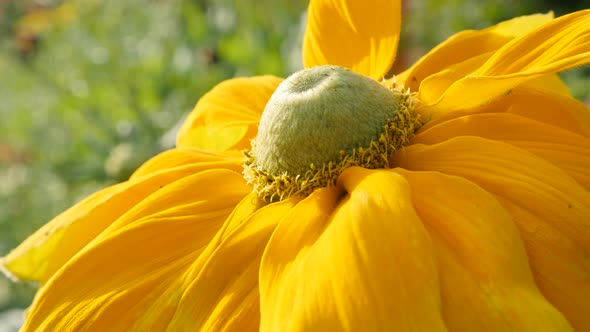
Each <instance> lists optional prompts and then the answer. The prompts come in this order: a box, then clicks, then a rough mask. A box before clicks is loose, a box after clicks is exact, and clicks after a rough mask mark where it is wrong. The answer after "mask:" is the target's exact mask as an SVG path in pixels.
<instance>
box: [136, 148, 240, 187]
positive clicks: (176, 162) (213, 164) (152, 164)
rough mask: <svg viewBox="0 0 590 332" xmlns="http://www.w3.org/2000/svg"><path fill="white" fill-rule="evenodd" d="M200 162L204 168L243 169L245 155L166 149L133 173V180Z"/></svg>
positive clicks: (227, 152)
mask: <svg viewBox="0 0 590 332" xmlns="http://www.w3.org/2000/svg"><path fill="white" fill-rule="evenodd" d="M197 163H198V164H199V165H200V166H202V167H203V169H209V168H226V169H231V170H233V171H236V172H241V171H242V163H243V156H242V153H241V152H239V151H207V150H200V149H195V148H175V149H171V150H167V151H164V152H162V153H160V154H158V155H157V156H155V157H153V158H152V159H150V160H148V161H146V162H145V163H144V164H143V165H141V166H140V167H139V168H138V169H137V170H136V171H135V172H134V173H133V175H131V178H130V179H131V180H134V179H137V178H139V177H142V176H145V175H148V174H152V173H155V172H159V171H163V170H169V169H172V168H176V167H182V166H185V165H188V164H197Z"/></svg>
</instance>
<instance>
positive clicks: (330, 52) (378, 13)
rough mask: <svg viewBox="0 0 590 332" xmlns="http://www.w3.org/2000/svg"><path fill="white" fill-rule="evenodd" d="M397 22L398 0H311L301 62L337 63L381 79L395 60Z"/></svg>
mask: <svg viewBox="0 0 590 332" xmlns="http://www.w3.org/2000/svg"><path fill="white" fill-rule="evenodd" d="M400 24H401V1H400V0H376V1H370V2H363V1H353V0H312V1H311V2H310V4H309V9H308V11H307V26H306V29H305V35H304V39H303V65H304V67H305V68H309V67H314V66H319V65H328V64H329V65H338V66H341V67H346V68H349V69H352V70H354V71H355V72H357V73H360V74H363V75H366V76H369V77H372V78H374V79H376V80H381V79H382V78H383V77H385V75H387V73H388V72H389V70H390V69H391V66H392V65H393V61H394V60H395V55H396V52H397V44H398V41H399V34H400Z"/></svg>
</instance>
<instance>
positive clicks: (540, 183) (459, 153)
mask: <svg viewBox="0 0 590 332" xmlns="http://www.w3.org/2000/svg"><path fill="white" fill-rule="evenodd" d="M392 164H394V165H397V166H399V167H402V168H405V169H408V170H429V171H439V172H442V173H446V174H452V175H457V176H462V177H465V178H467V179H469V180H471V181H473V182H475V183H477V184H478V185H479V186H481V187H482V188H484V189H486V190H487V191H489V192H491V193H493V194H494V195H497V196H500V197H504V198H506V199H509V200H511V201H512V202H513V203H514V204H517V205H519V206H521V207H524V208H526V209H529V210H531V211H534V213H535V214H536V215H538V216H539V217H540V219H541V220H543V221H545V222H547V223H549V224H550V225H552V226H554V227H556V228H558V229H559V230H561V232H563V233H564V234H565V235H566V236H567V237H569V238H570V239H572V240H573V241H574V242H575V243H577V245H579V246H580V247H581V248H583V249H584V250H585V251H586V252H590V218H588V217H589V216H590V192H588V191H587V190H585V189H584V188H583V187H582V186H581V185H580V184H578V183H577V182H576V181H575V180H574V179H572V178H571V177H570V176H569V175H568V174H566V173H565V172H564V171H563V170H561V169H559V168H558V167H557V166H555V165H553V164H551V163H549V162H547V161H545V160H543V159H542V158H540V157H538V156H535V155H533V154H532V153H530V152H527V151H525V150H523V149H519V148H517V147H514V146H512V145H510V144H507V143H503V142H498V141H492V140H488V139H483V138H479V137H472V136H460V137H456V138H453V139H450V140H447V141H444V142H442V143H438V144H434V145H429V146H427V145H422V144H414V145H411V146H408V147H406V148H405V149H404V150H400V152H398V153H397V154H396V155H395V156H394V157H393V158H392Z"/></svg>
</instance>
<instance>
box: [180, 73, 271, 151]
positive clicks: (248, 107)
mask: <svg viewBox="0 0 590 332" xmlns="http://www.w3.org/2000/svg"><path fill="white" fill-rule="evenodd" d="M281 81H282V79H281V78H278V77H275V76H259V77H247V78H246V77H240V78H234V79H231V80H227V81H225V82H222V83H220V84H219V85H217V86H216V87H214V88H213V89H212V90H211V91H209V92H208V93H206V94H205V95H204V96H203V97H201V99H200V100H199V102H198V103H197V106H195V109H194V110H193V111H192V112H191V113H190V114H189V116H188V118H187V119H186V120H185V122H184V123H183V125H182V127H181V128H180V131H179V133H178V136H177V138H176V146H178V147H192V148H202V149H208V150H229V149H237V150H239V149H245V148H248V147H250V140H251V139H252V138H254V137H255V136H256V133H257V130H258V121H259V120H260V115H261V114H262V111H263V110H264V107H265V106H266V103H267V102H268V99H269V98H270V96H271V95H272V94H273V92H274V91H275V89H276V87H277V86H278V85H279V84H280V83H281Z"/></svg>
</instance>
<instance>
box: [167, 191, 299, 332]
mask: <svg viewBox="0 0 590 332" xmlns="http://www.w3.org/2000/svg"><path fill="white" fill-rule="evenodd" d="M299 200H300V199H299V198H291V199H288V200H285V201H281V202H279V203H274V204H270V205H267V206H265V207H262V208H260V209H259V210H257V211H256V212H255V213H254V214H252V215H251V216H249V217H248V218H246V219H244V220H243V221H241V222H240V223H239V224H237V226H236V227H235V228H234V229H233V230H231V231H230V230H228V229H225V230H222V231H221V232H220V233H218V235H217V236H216V238H215V239H214V240H213V241H211V243H210V244H209V246H208V247H207V248H206V249H205V251H204V252H203V254H201V257H199V259H198V260H197V261H195V263H194V264H193V265H192V266H191V270H190V271H189V272H188V273H187V280H190V283H187V284H186V285H185V286H183V289H184V293H183V295H182V298H181V301H180V303H179V305H178V308H177V310H176V312H175V314H174V317H173V318H172V320H171V321H170V324H169V325H168V330H169V331H180V330H183V329H186V327H188V326H190V327H191V329H195V330H203V331H222V330H223V331H258V330H259V322H260V300H259V294H258V293H259V292H258V272H259V266H260V260H261V257H262V253H263V251H264V248H265V247H266V244H267V243H268V240H269V238H270V236H271V235H272V232H273V231H274V230H275V228H276V226H277V225H278V223H279V221H280V220H281V218H282V217H283V216H284V215H285V214H286V213H288V212H289V211H290V210H291V209H292V208H293V206H294V205H295V204H296V203H297V202H298V201H299ZM234 217H236V216H234ZM229 224H234V225H236V223H235V221H234V220H232V219H231V218H230V220H228V221H226V223H225V225H228V226H231V225H229ZM225 225H224V226H225ZM221 233H223V234H221Z"/></svg>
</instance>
